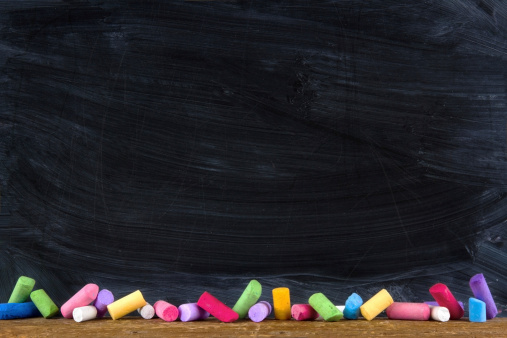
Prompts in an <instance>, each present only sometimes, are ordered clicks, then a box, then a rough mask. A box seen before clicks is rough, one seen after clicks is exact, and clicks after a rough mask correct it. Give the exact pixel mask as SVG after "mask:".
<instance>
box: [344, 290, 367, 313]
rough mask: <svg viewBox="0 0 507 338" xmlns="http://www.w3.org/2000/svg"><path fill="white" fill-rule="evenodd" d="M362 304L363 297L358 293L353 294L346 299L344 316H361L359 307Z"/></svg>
mask: <svg viewBox="0 0 507 338" xmlns="http://www.w3.org/2000/svg"><path fill="white" fill-rule="evenodd" d="M361 305H363V299H362V298H361V297H360V296H359V295H358V294H357V293H353V294H351V295H350V296H349V298H347V300H346V301H345V310H343V317H345V318H347V319H357V318H358V317H359V308H360V307H361Z"/></svg>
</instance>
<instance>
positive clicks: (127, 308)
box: [107, 290, 147, 320]
mask: <svg viewBox="0 0 507 338" xmlns="http://www.w3.org/2000/svg"><path fill="white" fill-rule="evenodd" d="M146 304H147V303H146V301H145V300H144V298H143V294H142V293H141V291H139V290H137V291H134V292H132V293H131V294H129V295H127V296H125V297H123V298H120V299H118V300H117V301H115V302H112V303H111V304H109V305H108V306H107V310H108V311H109V314H110V315H111V318H113V319H115V320H116V319H119V318H121V317H123V316H126V315H128V314H129V313H131V312H132V311H135V310H136V309H139V308H140V307H143V306H145V305H146Z"/></svg>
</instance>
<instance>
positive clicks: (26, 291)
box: [8, 276, 35, 303]
mask: <svg viewBox="0 0 507 338" xmlns="http://www.w3.org/2000/svg"><path fill="white" fill-rule="evenodd" d="M34 285H35V280H34V279H32V278H30V277H26V276H21V277H19V278H18V281H17V282H16V285H15V286H14V290H12V294H11V297H10V298H9V301H8V303H23V302H26V301H27V300H28V298H30V293H31V292H32V290H33V287H34Z"/></svg>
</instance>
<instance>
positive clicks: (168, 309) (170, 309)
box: [153, 300, 179, 322]
mask: <svg viewBox="0 0 507 338" xmlns="http://www.w3.org/2000/svg"><path fill="white" fill-rule="evenodd" d="M153 308H154V309H155V313H156V314H157V316H158V317H159V318H161V319H163V320H165V321H166V322H174V321H175V320H176V319H178V315H179V311H178V308H177V307H176V306H174V305H172V304H170V303H168V302H164V301H163V300H159V301H157V302H155V304H153Z"/></svg>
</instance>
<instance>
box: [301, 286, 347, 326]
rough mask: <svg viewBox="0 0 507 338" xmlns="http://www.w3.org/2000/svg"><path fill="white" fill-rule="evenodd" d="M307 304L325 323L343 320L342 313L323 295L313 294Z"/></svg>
mask: <svg viewBox="0 0 507 338" xmlns="http://www.w3.org/2000/svg"><path fill="white" fill-rule="evenodd" d="M308 303H310V305H311V306H312V307H313V308H314V309H315V311H317V313H318V314H319V315H321V316H322V318H323V319H324V320H325V321H326V322H337V321H339V320H340V319H342V318H343V313H342V312H341V311H340V310H338V308H337V307H336V306H335V305H334V304H333V303H331V301H330V300H329V299H328V298H327V297H326V296H324V294H323V293H320V292H318V293H314V294H313V295H312V296H311V297H310V298H309V299H308Z"/></svg>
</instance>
